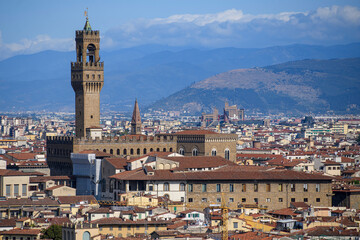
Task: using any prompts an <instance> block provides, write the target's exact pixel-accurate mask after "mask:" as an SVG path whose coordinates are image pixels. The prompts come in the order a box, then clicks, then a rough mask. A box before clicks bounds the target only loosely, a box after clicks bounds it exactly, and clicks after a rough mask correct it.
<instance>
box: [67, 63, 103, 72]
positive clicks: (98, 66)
mask: <svg viewBox="0 0 360 240" xmlns="http://www.w3.org/2000/svg"><path fill="white" fill-rule="evenodd" d="M76 70H91V71H95V70H98V71H104V62H71V71H76Z"/></svg>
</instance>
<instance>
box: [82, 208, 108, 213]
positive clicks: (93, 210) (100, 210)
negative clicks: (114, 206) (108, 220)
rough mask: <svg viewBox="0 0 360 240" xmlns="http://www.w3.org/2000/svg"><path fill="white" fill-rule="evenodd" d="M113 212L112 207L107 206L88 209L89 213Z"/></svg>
mask: <svg viewBox="0 0 360 240" xmlns="http://www.w3.org/2000/svg"><path fill="white" fill-rule="evenodd" d="M111 212H112V210H111V209H110V208H107V207H101V208H97V209H91V210H89V211H88V213H111Z"/></svg>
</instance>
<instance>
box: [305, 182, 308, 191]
mask: <svg viewBox="0 0 360 240" xmlns="http://www.w3.org/2000/svg"><path fill="white" fill-rule="evenodd" d="M307 191H308V185H307V183H305V184H304V192H307Z"/></svg>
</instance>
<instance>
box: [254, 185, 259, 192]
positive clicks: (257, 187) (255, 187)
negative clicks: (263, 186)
mask: <svg viewBox="0 0 360 240" xmlns="http://www.w3.org/2000/svg"><path fill="white" fill-rule="evenodd" d="M258 190H259V185H258V184H257V183H255V184H254V192H257V191H258Z"/></svg>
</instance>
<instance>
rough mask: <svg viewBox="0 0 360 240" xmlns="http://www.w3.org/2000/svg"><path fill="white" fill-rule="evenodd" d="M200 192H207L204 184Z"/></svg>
mask: <svg viewBox="0 0 360 240" xmlns="http://www.w3.org/2000/svg"><path fill="white" fill-rule="evenodd" d="M201 191H202V192H206V191H207V186H206V183H203V184H202V186H201Z"/></svg>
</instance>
